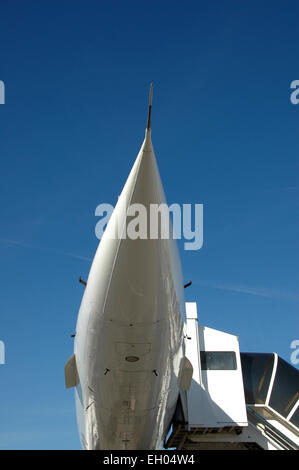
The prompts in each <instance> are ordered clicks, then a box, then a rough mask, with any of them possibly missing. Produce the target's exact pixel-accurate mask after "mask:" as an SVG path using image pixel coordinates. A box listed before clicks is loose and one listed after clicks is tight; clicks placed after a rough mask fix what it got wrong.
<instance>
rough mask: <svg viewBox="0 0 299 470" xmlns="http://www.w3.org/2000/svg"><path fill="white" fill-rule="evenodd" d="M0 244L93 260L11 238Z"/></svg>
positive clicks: (0, 239) (0, 240) (88, 259)
mask: <svg viewBox="0 0 299 470" xmlns="http://www.w3.org/2000/svg"><path fill="white" fill-rule="evenodd" d="M0 243H6V244H8V245H16V246H21V247H23V248H30V249H32V250H39V251H43V252H45V253H54V254H57V255H62V256H68V257H70V258H75V259H81V260H84V261H88V262H91V261H92V260H91V258H88V257H87V256H83V255H78V254H76V253H66V252H63V251H58V250H55V249H52V248H45V247H42V246H38V245H32V244H30V243H25V242H21V241H18V240H11V239H9V238H2V237H1V238H0Z"/></svg>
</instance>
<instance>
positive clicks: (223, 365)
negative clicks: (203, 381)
mask: <svg viewBox="0 0 299 470" xmlns="http://www.w3.org/2000/svg"><path fill="white" fill-rule="evenodd" d="M200 362H201V368H202V370H236V369H237V361H236V353H235V352H234V351H200Z"/></svg>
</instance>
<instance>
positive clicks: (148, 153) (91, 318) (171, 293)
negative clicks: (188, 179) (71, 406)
mask: <svg viewBox="0 0 299 470" xmlns="http://www.w3.org/2000/svg"><path fill="white" fill-rule="evenodd" d="M165 202H166V201H165V197H164V191H163V188H162V184H161V180H160V177H159V172H158V168H157V164H156V160H155V156H154V153H153V148H152V144H151V140H150V131H149V130H147V132H146V138H145V140H144V142H143V145H142V147H141V150H140V152H139V154H138V156H137V159H136V161H135V164H134V166H133V168H132V170H131V173H130V175H129V177H128V180H127V182H126V185H125V187H124V189H123V191H122V193H121V196H120V197H119V200H118V203H117V205H116V207H115V209H114V212H113V214H112V216H111V218H110V221H109V223H108V225H107V228H106V230H105V233H104V236H103V238H102V240H101V242H100V244H99V247H98V250H97V252H96V254H95V257H94V260H93V264H92V267H91V270H90V274H89V277H88V280H87V285H86V288H85V292H84V296H83V300H82V304H81V307H80V311H79V316H78V322H77V329H76V337H75V351H74V352H75V357H76V364H77V370H78V376H79V384H78V385H77V387H76V391H75V395H76V407H77V419H78V426H79V432H80V438H81V442H82V445H83V446H84V448H86V449H106V450H114V449H120V450H121V449H149V450H151V449H155V448H158V447H159V446H160V445H161V442H162V441H163V438H164V437H165V434H166V432H167V430H168V428H169V425H170V422H171V419H172V416H173V413H174V411H175V407H176V404H177V399H178V394H179V387H178V375H179V368H180V363H181V360H182V357H183V356H184V338H183V320H184V317H185V310H184V309H185V305H184V289H183V279H182V274H181V265H180V259H179V256H178V251H177V246H176V242H175V241H174V240H172V239H171V237H170V239H161V237H159V238H158V239H150V238H149V237H148V238H147V239H140V238H136V239H131V238H129V237H128V236H125V233H126V228H127V223H128V218H127V217H126V211H123V207H124V204H125V207H126V208H127V207H128V205H131V204H135V203H139V204H143V205H144V206H145V207H147V208H149V205H150V204H161V203H165ZM116 229H117V231H118V234H121V236H116V237H114V238H112V233H115V230H116Z"/></svg>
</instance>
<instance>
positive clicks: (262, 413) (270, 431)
mask: <svg viewBox="0 0 299 470" xmlns="http://www.w3.org/2000/svg"><path fill="white" fill-rule="evenodd" d="M186 314H187V325H186V331H185V342H186V357H187V358H188V359H189V360H190V362H191V364H192V365H193V377H192V382H191V386H190V388H189V390H188V391H184V392H182V391H181V393H180V398H179V404H178V407H177V410H176V413H175V416H174V419H173V422H172V427H171V431H170V432H169V433H168V436H167V438H166V440H165V443H164V447H165V448H166V449H170V448H176V449H181V450H250V449H261V450H298V449H299V406H298V405H299V371H298V370H297V369H296V368H295V367H293V366H291V365H290V364H288V363H287V362H286V361H284V360H283V359H281V358H280V357H278V356H277V354H275V353H272V354H263V353H241V354H240V350H239V341H238V337H237V336H234V335H231V334H227V333H224V332H222V331H218V330H215V329H212V328H207V327H205V326H200V325H199V324H198V318H197V305H196V303H194V302H188V303H186Z"/></svg>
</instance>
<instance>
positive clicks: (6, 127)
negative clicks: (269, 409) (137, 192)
mask: <svg viewBox="0 0 299 470" xmlns="http://www.w3.org/2000/svg"><path fill="white" fill-rule="evenodd" d="M298 16H299V4H298V2H297V1H284V2H282V1H278V0H269V1H261V0H259V1H255V0H251V1H242V2H241V1H237V0H234V1H232V0H227V1H225V2H223V1H220V0H219V1H211V2H208V1H198V0H196V1H194V0H188V1H187V2H186V1H183V0H180V1H178V0H168V1H166V0H154V1H145V0H135V1H132V0H126V1H121V0H118V1H112V0H111V1H108V0H107V1H90V0H89V1H83V0H81V1H75V0H73V1H65V0H60V1H53V0H52V1H43V2H41V1H30V0H27V1H26V2H24V1H21V0H20V1H15V0H10V1H9V2H8V1H7V2H1V5H0V80H3V81H4V82H5V85H6V104H5V105H1V106H0V155H1V187H0V195H1V197H0V204H1V228H0V257H1V270H0V286H1V296H0V340H2V341H4V342H5V347H6V364H5V365H0V383H1V390H0V448H1V449H78V448H80V443H79V439H78V436H77V429H76V421H75V407H74V397H73V392H72V390H65V389H64V376H63V368H64V364H65V362H66V360H67V359H68V358H69V356H71V354H72V351H73V340H72V339H71V338H70V335H71V334H72V333H73V332H74V331H75V325H76V319H77V312H78V309H79V306H80V301H81V297H82V294H83V289H84V288H83V286H82V285H81V284H79V283H78V278H79V276H80V275H81V276H82V277H83V278H86V277H87V275H88V272H89V268H90V263H91V260H92V258H93V255H94V252H95V250H96V247H97V244H98V240H97V239H96V237H95V234H94V228H95V224H96V222H97V219H96V217H95V215H94V211H95V208H96V206H97V205H98V204H100V203H102V202H107V203H112V204H114V203H115V202H116V200H117V196H118V194H119V193H120V191H121V189H122V187H123V184H124V182H125V180H126V178H127V175H128V173H129V171H130V168H131V166H132V164H133V161H134V159H135V157H136V155H137V152H138V150H139V147H140V145H141V143H142V140H143V137H144V129H145V123H146V112H147V110H146V107H147V100H148V87H149V83H150V82H151V81H153V82H154V101H153V114H152V128H153V131H152V136H153V144H154V148H155V152H156V157H157V160H158V164H159V168H160V173H161V177H162V181H163V184H164V188H165V192H166V195H167V199H168V202H169V203H173V202H177V203H179V204H183V203H203V204H204V246H203V248H202V249H201V250H200V251H198V252H194V251H184V250H183V246H182V243H180V250H181V259H182V266H183V273H184V279H185V281H186V282H187V281H189V280H192V281H193V285H192V287H189V288H188V289H187V290H186V295H187V300H189V301H197V302H198V304H199V312H200V323H201V324H204V325H207V326H210V327H213V328H217V329H220V330H224V331H227V332H230V333H233V334H237V335H239V337H240V347H241V350H242V351H257V352H272V351H275V352H277V353H278V354H279V355H280V356H281V357H283V358H284V359H285V360H287V361H289V362H290V354H291V349H290V343H291V341H292V340H294V339H298V337H299V332H298V313H297V307H298V299H299V293H298V225H297V221H296V219H297V215H298V186H299V185H298V166H297V164H296V160H297V155H298V147H299V145H298V124H299V119H298V118H299V105H297V106H295V105H292V104H291V102H290V83H291V81H292V80H295V79H299V68H298V56H299V41H298Z"/></svg>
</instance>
